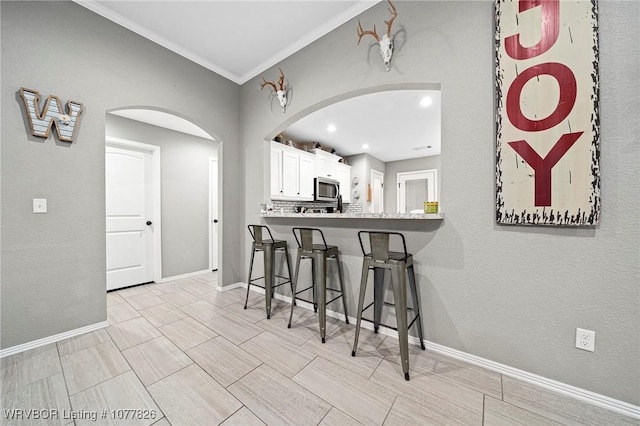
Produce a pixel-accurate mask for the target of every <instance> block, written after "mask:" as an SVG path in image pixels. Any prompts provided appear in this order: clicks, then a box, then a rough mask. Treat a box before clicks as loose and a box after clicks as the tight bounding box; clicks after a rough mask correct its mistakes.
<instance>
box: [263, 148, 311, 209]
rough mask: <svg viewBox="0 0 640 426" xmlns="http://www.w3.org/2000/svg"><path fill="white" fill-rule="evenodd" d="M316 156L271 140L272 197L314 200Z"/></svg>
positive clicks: (275, 198)
mask: <svg viewBox="0 0 640 426" xmlns="http://www.w3.org/2000/svg"><path fill="white" fill-rule="evenodd" d="M314 176H315V156H314V155H313V154H309V153H308V152H305V151H301V150H299V149H296V148H292V147H289V146H286V145H282V144H281V143H278V142H271V199H272V200H299V201H313V178H314Z"/></svg>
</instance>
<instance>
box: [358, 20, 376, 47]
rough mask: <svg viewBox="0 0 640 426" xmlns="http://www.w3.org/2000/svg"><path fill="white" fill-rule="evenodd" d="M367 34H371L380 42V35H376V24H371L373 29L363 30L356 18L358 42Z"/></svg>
mask: <svg viewBox="0 0 640 426" xmlns="http://www.w3.org/2000/svg"><path fill="white" fill-rule="evenodd" d="M367 34H369V35H372V36H373V38H375V39H376V41H377V42H380V37H379V36H378V33H377V32H376V26H375V25H374V26H373V31H365V30H363V29H362V24H361V23H360V20H359V19H358V44H360V41H361V40H362V37H364V36H366V35H367Z"/></svg>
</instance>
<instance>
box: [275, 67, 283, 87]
mask: <svg viewBox="0 0 640 426" xmlns="http://www.w3.org/2000/svg"><path fill="white" fill-rule="evenodd" d="M278 69H279V70H280V78H279V79H278V86H280V90H284V73H283V72H282V68H278ZM276 91H277V90H276Z"/></svg>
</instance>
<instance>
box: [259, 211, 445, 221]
mask: <svg viewBox="0 0 640 426" xmlns="http://www.w3.org/2000/svg"><path fill="white" fill-rule="evenodd" d="M260 217H264V218H269V217H273V218H278V217H287V218H318V219H381V220H385V219H391V220H434V219H435V220H442V219H444V214H442V213H348V212H347V213H286V212H283V213H280V212H273V213H262V214H260Z"/></svg>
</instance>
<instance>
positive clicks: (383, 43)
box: [358, 0, 398, 71]
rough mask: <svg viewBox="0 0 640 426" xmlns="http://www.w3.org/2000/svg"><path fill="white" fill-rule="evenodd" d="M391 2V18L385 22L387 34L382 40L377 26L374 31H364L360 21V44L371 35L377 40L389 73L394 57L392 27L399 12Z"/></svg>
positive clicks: (389, 0)
mask: <svg viewBox="0 0 640 426" xmlns="http://www.w3.org/2000/svg"><path fill="white" fill-rule="evenodd" d="M387 1H388V2H389V6H390V7H389V12H391V18H390V19H389V20H388V21H384V23H385V24H387V33H386V34H385V35H383V36H382V38H380V36H379V35H378V33H377V32H376V26H375V25H374V26H373V31H365V30H364V29H362V24H361V23H360V20H358V44H360V41H362V37H364V36H365V35H367V34H368V35H371V36H373V38H375V39H376V41H377V42H378V44H379V46H380V54H381V55H382V60H383V61H384V69H385V70H387V71H389V69H390V68H391V56H392V55H393V37H392V36H391V26H392V25H393V20H394V19H396V16H398V12H397V11H396V8H395V6H394V5H393V3H391V0H387Z"/></svg>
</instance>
